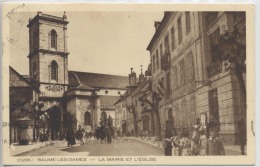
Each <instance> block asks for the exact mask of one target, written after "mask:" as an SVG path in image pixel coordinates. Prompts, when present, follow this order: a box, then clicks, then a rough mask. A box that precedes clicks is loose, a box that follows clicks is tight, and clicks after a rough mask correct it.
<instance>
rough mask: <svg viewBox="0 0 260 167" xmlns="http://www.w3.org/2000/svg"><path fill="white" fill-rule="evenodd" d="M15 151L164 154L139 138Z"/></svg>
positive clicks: (236, 150) (234, 149)
mask: <svg viewBox="0 0 260 167" xmlns="http://www.w3.org/2000/svg"><path fill="white" fill-rule="evenodd" d="M26 149H27V150H26ZM13 151H14V152H13V154H12V155H14V156H164V150H163V148H162V147H161V146H156V144H151V143H148V142H147V141H145V140H141V139H138V138H121V139H118V140H113V141H112V143H111V144H108V143H107V142H106V140H104V141H103V142H102V143H101V142H100V141H96V140H92V141H87V142H86V143H85V144H84V145H80V144H79V143H77V144H76V145H74V146H72V147H67V142H66V141H58V142H54V143H53V144H47V145H46V144H40V143H38V146H37V145H35V146H19V147H16V150H13ZM225 152H226V155H241V154H240V147H239V146H225Z"/></svg>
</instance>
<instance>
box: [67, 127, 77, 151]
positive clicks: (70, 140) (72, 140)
mask: <svg viewBox="0 0 260 167" xmlns="http://www.w3.org/2000/svg"><path fill="white" fill-rule="evenodd" d="M66 138H67V141H68V147H71V146H72V145H75V144H76V141H75V136H74V132H73V130H72V128H69V130H68V131H67V134H66Z"/></svg>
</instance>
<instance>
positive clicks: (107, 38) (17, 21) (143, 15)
mask: <svg viewBox="0 0 260 167" xmlns="http://www.w3.org/2000/svg"><path fill="white" fill-rule="evenodd" d="M43 13H45V12H43ZM36 14H37V13H36V12H23V13H21V12H20V13H15V14H14V15H12V18H11V21H10V39H8V41H9V42H10V43H11V45H10V53H11V55H10V65H11V66H12V67H13V68H14V69H15V70H17V71H18V72H19V73H20V74H22V75H28V74H29V64H28V63H29V60H28V58H27V56H28V54H29V29H28V28H27V24H28V20H29V18H30V17H31V18H33V17H34V16H35V15H36ZM46 14H51V15H55V16H60V17H62V16H63V12H55V13H50V12H48V13H46ZM163 14H164V12H163V11H161V12H158V11H156V12H145V11H144V12H66V15H67V20H68V21H69V24H68V27H67V28H68V29H67V33H68V51H69V52H70V54H69V56H68V62H69V70H71V71H83V72H94V73H103V74H113V75H124V76H126V75H128V74H129V73H130V68H131V67H133V68H134V71H135V72H136V73H137V74H139V73H140V68H141V67H140V65H143V71H145V70H146V69H147V66H148V64H149V63H150V53H149V51H147V50H146V48H147V46H148V44H149V42H150V41H151V39H152V37H153V35H154V33H155V28H154V21H161V20H162V18H163Z"/></svg>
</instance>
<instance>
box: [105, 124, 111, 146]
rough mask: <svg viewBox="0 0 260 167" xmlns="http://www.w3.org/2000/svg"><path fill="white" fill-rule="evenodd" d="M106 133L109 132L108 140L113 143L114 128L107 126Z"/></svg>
mask: <svg viewBox="0 0 260 167" xmlns="http://www.w3.org/2000/svg"><path fill="white" fill-rule="evenodd" d="M106 134H107V142H108V143H112V128H111V127H107V129H106Z"/></svg>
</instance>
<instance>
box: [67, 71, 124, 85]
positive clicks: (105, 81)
mask: <svg viewBox="0 0 260 167" xmlns="http://www.w3.org/2000/svg"><path fill="white" fill-rule="evenodd" d="M69 84H70V85H74V86H79V85H85V86H89V87H92V88H112V89H113V88H114V89H126V87H127V86H128V85H129V80H128V77H127V76H118V75H109V74H97V73H89V72H78V71H69Z"/></svg>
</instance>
